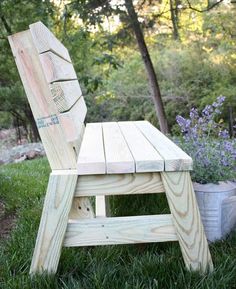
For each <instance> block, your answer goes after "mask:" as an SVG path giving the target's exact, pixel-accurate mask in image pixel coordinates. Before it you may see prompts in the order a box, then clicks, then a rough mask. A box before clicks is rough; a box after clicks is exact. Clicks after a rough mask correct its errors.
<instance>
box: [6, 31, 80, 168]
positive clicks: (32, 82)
mask: <svg viewBox="0 0 236 289" xmlns="http://www.w3.org/2000/svg"><path fill="white" fill-rule="evenodd" d="M8 39H9V42H10V45H11V49H12V52H13V55H14V57H15V60H16V64H17V68H18V71H19V74H20V77H21V80H22V82H23V85H24V89H25V92H26V95H27V98H28V101H29V103H30V107H31V109H32V112H33V115H34V119H35V121H36V124H37V126H38V129H39V134H40V137H41V140H42V142H43V145H44V148H45V151H46V154H47V157H48V160H49V163H50V166H51V168H52V169H71V168H76V156H75V153H74V150H73V148H72V147H71V146H68V143H67V142H66V137H65V131H64V130H63V127H62V124H61V121H60V120H59V118H58V115H57V113H58V110H57V107H56V105H55V103H54V102H53V99H52V95H51V92H50V89H49V86H48V84H47V82H46V79H45V76H44V73H43V71H42V66H41V63H40V60H39V56H38V52H37V50H36V48H35V46H34V44H33V41H32V37H31V34H30V32H29V30H27V31H24V32H20V33H17V34H14V35H12V36H10V37H9V38H8Z"/></svg>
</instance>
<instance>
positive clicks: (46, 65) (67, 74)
mask: <svg viewBox="0 0 236 289" xmlns="http://www.w3.org/2000/svg"><path fill="white" fill-rule="evenodd" d="M39 58H40V62H41V64H42V68H43V71H44V74H45V77H46V80H47V82H48V83H52V82H54V81H64V80H75V79H77V76H76V73H75V70H74V67H73V65H72V64H71V63H69V62H68V61H66V60H64V59H63V58H61V57H59V56H58V55H56V54H54V53H53V52H45V53H43V54H39Z"/></svg>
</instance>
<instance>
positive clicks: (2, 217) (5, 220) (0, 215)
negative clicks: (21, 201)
mask: <svg viewBox="0 0 236 289" xmlns="http://www.w3.org/2000/svg"><path fill="white" fill-rule="evenodd" d="M15 225H16V215H15V214H6V213H5V205H4V203H3V202H2V201H0V240H6V239H7V238H8V237H9V236H10V233H11V231H12V229H13V228H14V227H15Z"/></svg>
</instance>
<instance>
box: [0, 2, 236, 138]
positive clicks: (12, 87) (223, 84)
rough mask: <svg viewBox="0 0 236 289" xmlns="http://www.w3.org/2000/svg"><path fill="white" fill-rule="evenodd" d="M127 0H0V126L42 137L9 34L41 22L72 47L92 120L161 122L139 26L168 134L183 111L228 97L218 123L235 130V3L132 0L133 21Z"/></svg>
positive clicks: (67, 45)
mask: <svg viewBox="0 0 236 289" xmlns="http://www.w3.org/2000/svg"><path fill="white" fill-rule="evenodd" d="M130 2H131V4H132V1H130V0H125V1H118V0H117V1H114V0H113V1H107V0H98V1H95V0H91V1H88V0H77V1H66V0H64V1H59V0H54V1H52V0H51V1H49V0H42V1H41V0H31V1H29V0H1V1H0V129H4V128H10V127H15V128H16V130H17V132H18V139H21V138H22V137H23V136H26V137H27V138H28V140H29V141H38V140H39V136H38V132H37V129H36V127H35V123H34V120H33V116H32V113H31V110H30V107H29V105H28V103H27V99H26V96H25V92H24V89H23V87H22V84H21V81H20V78H19V75H18V72H17V69H16V65H15V62H14V58H13V55H12V52H11V50H10V47H9V44H8V41H7V35H10V34H14V33H16V32H19V31H22V30H26V29H28V27H29V24H31V23H33V22H36V21H42V22H43V23H44V24H45V25H46V26H48V27H49V29H51V30H52V31H53V32H54V33H55V34H56V35H57V37H58V38H59V39H60V40H61V41H62V42H63V43H64V45H65V46H66V47H67V48H68V50H69V52H70V55H71V58H72V61H73V63H74V66H75V69H76V72H77V75H78V78H79V82H80V84H81V87H82V91H83V94H84V95H85V100H86V103H87V106H88V114H87V118H86V121H87V122H94V121H108V120H109V121H111V120H118V119H119V120H139V119H147V120H149V121H151V122H152V123H153V124H155V125H158V120H157V114H156V112H155V106H154V103H153V99H152V97H151V95H152V88H151V86H150V82H148V76H147V73H146V70H145V65H144V64H145V63H144V62H145V57H143V58H142V57H141V54H140V51H139V49H138V47H139V46H138V44H140V43H138V42H137V38H136V37H135V35H136V34H135V25H139V27H140V28H141V31H142V32H143V35H144V39H143V40H145V44H146V46H147V47H148V52H149V53H150V56H151V59H152V62H153V66H154V70H155V72H156V77H157V82H158V85H159V88H160V96H161V99H162V101H163V104H164V109H165V113H166V119H167V121H168V126H169V129H170V132H171V133H172V134H178V132H179V129H178V127H177V125H176V120H175V118H176V115H178V114H181V115H183V116H186V115H188V113H189V110H190V108H192V107H196V108H199V109H201V108H203V107H204V106H205V105H206V104H209V103H212V102H213V101H214V100H215V99H216V98H217V97H218V96H220V95H223V96H225V97H226V101H225V104H224V108H223V114H222V115H221V116H220V118H219V119H218V121H219V122H225V126H226V127H229V129H230V131H231V135H232V134H233V129H232V127H233V125H234V121H235V119H234V117H235V116H234V114H235V112H234V111H235V108H236V25H235V19H236V1H234V0H232V1H221V0H219V1H217V2H215V1H210V0H208V1H196V0H191V1H190V0H160V1H154V0H138V1H133V6H134V8H135V13H136V16H137V20H138V22H136V23H134V22H133V19H132V17H130V15H129V13H127V10H126V8H127V5H128V4H130ZM125 7H126V8H125ZM136 28H137V27H136ZM143 56H145V55H143ZM20 127H21V129H19V128H20ZM22 128H23V129H22Z"/></svg>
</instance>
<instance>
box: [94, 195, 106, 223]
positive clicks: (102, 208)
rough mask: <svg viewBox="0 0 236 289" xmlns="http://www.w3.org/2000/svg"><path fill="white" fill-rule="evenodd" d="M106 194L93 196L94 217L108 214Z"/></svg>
mask: <svg viewBox="0 0 236 289" xmlns="http://www.w3.org/2000/svg"><path fill="white" fill-rule="evenodd" d="M108 198H109V197H108V196H96V198H95V213H96V218H99V217H103V218H104V217H109V216H110V205H109V199H108Z"/></svg>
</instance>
